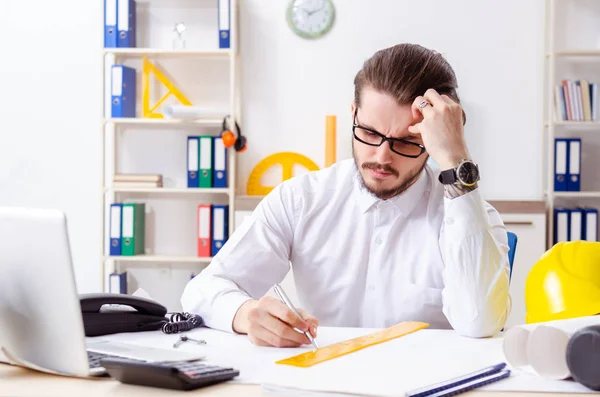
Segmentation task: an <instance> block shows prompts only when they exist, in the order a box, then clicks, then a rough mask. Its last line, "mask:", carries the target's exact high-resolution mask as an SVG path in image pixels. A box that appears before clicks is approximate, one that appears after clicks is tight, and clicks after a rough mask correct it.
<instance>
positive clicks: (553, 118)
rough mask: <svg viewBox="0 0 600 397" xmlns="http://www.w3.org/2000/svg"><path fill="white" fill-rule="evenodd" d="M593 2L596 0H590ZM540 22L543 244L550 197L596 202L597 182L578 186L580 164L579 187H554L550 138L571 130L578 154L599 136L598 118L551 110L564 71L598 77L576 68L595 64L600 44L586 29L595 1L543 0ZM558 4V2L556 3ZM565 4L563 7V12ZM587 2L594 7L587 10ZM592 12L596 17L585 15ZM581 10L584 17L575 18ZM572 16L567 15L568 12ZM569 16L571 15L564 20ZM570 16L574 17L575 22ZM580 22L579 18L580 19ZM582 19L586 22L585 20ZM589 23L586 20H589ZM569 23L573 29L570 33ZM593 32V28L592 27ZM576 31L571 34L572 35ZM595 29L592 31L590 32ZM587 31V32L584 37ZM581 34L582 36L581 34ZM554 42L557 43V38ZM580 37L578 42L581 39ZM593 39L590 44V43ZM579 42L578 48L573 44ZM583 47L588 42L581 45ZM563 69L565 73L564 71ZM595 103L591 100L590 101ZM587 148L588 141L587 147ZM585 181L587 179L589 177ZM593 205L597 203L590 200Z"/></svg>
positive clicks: (599, 35) (549, 238)
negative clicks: (563, 116)
mask: <svg viewBox="0 0 600 397" xmlns="http://www.w3.org/2000/svg"><path fill="white" fill-rule="evenodd" d="M596 4H598V3H596ZM545 6H546V16H545V17H546V21H545V22H546V23H545V43H544V44H545V65H544V66H545V68H544V74H545V79H544V80H545V81H544V91H543V92H544V112H543V114H544V125H543V127H544V128H543V132H544V140H543V141H544V150H545V164H544V167H543V168H544V170H545V176H546V178H545V199H546V203H547V225H548V229H547V235H546V245H547V249H548V248H550V247H552V245H553V244H554V229H555V224H554V210H555V208H558V207H560V206H562V205H557V202H556V200H562V201H563V202H568V203H570V205H572V206H580V205H581V204H582V203H586V204H587V203H590V202H593V203H596V201H594V199H599V200H600V191H599V190H598V189H600V186H596V185H594V186H593V187H591V188H590V190H584V185H586V183H584V180H585V179H586V178H590V177H593V170H590V169H586V168H584V166H583V160H582V168H581V175H582V176H581V181H582V183H581V186H582V191H572V192H571V191H567V192H564V191H554V160H555V158H554V140H555V138H560V137H569V136H570V135H573V134H575V133H578V134H580V135H579V136H580V137H581V139H582V159H583V157H585V156H586V154H585V151H586V142H587V141H590V140H594V139H597V138H596V137H600V134H598V133H599V132H600V121H565V120H562V119H561V117H560V115H558V114H557V110H556V104H555V92H554V87H555V86H556V85H557V84H559V83H560V81H561V80H562V79H568V78H569V77H566V74H570V75H571V77H572V78H573V79H582V80H584V79H587V80H593V81H594V82H596V83H600V73H595V74H593V73H592V74H591V73H589V72H582V70H584V69H585V67H584V65H588V67H589V65H595V66H594V67H595V69H598V66H600V48H593V46H594V45H596V46H598V44H600V41H598V40H599V39H600V31H599V30H598V29H597V28H593V29H596V31H595V32H593V29H591V30H590V26H593V25H594V24H596V25H597V23H596V22H597V20H600V4H598V5H595V4H594V3H593V2H590V1H581V0H546V2H545ZM561 7H562V8H561ZM567 8H569V10H568V11H569V12H566V10H567ZM590 8H594V9H593V10H591V9H590ZM591 12H594V13H595V14H594V15H595V16H596V20H595V21H596V22H594V19H593V18H590V13H591ZM583 16H585V18H584V19H585V21H580V19H582V17H583ZM574 17H575V18H576V19H573V18H574ZM569 18H571V20H568V19H569ZM575 21H576V22H575ZM580 22H581V24H580ZM586 23H587V25H586ZM590 24H591V25H590ZM575 27H577V28H578V31H577V32H575V33H574V30H576V29H575ZM592 32H593V33H592ZM578 34H579V35H580V36H577V35H578ZM592 34H595V35H596V36H595V37H592ZM586 36H587V37H586ZM584 37H585V39H582V38H584ZM559 42H560V43H559ZM582 43H584V44H582ZM592 43H593V44H592ZM574 47H581V48H574ZM586 47H588V48H586ZM567 71H568V72H569V73H566V72H567ZM596 106H597V105H596ZM588 148H589V147H588ZM586 182H590V181H589V179H588V180H586ZM594 206H595V207H597V205H594Z"/></svg>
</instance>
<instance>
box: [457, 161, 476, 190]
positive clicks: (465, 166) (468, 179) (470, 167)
mask: <svg viewBox="0 0 600 397" xmlns="http://www.w3.org/2000/svg"><path fill="white" fill-rule="evenodd" d="M456 174H457V177H458V179H459V180H460V181H461V182H462V183H463V184H465V185H467V186H469V185H474V184H475V182H477V181H478V180H479V169H478V168H477V165H475V164H474V163H470V162H465V163H462V164H461V165H460V167H458V170H457V172H456Z"/></svg>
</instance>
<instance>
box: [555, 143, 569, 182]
mask: <svg viewBox="0 0 600 397" xmlns="http://www.w3.org/2000/svg"><path fill="white" fill-rule="evenodd" d="M568 166H569V140H568V139H564V138H556V139H555V141H554V191H556V192H566V191H567V175H568V173H569V170H568Z"/></svg>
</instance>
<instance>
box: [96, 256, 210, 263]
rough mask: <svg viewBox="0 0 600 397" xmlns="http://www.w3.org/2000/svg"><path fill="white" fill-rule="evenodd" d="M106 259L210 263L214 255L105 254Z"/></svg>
mask: <svg viewBox="0 0 600 397" xmlns="http://www.w3.org/2000/svg"><path fill="white" fill-rule="evenodd" d="M104 260H115V261H122V262H178V263H208V262H210V261H212V257H201V256H169V255H133V256H120V255H117V256H105V257H104Z"/></svg>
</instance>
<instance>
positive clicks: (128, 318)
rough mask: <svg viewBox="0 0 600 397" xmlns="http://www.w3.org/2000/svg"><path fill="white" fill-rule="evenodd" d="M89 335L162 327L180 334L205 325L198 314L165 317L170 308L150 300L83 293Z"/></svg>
mask: <svg viewBox="0 0 600 397" xmlns="http://www.w3.org/2000/svg"><path fill="white" fill-rule="evenodd" d="M79 303H80V306H81V313H82V315H83V326H84V330H85V335H86V336H100V335H108V334H116V333H120V332H141V331H154V330H157V329H162V331H163V332H164V333H167V334H170V333H177V332H181V331H187V330H190V329H192V328H196V327H199V326H201V325H203V324H204V322H203V321H202V318H201V317H200V316H198V315H193V314H189V313H174V314H172V315H171V316H170V317H166V315H167V308H166V307H164V306H163V305H161V304H160V303H158V302H156V301H153V300H151V299H146V298H143V297H139V296H130V295H125V294H111V293H100V294H98V293H97V294H80V295H79Z"/></svg>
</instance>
